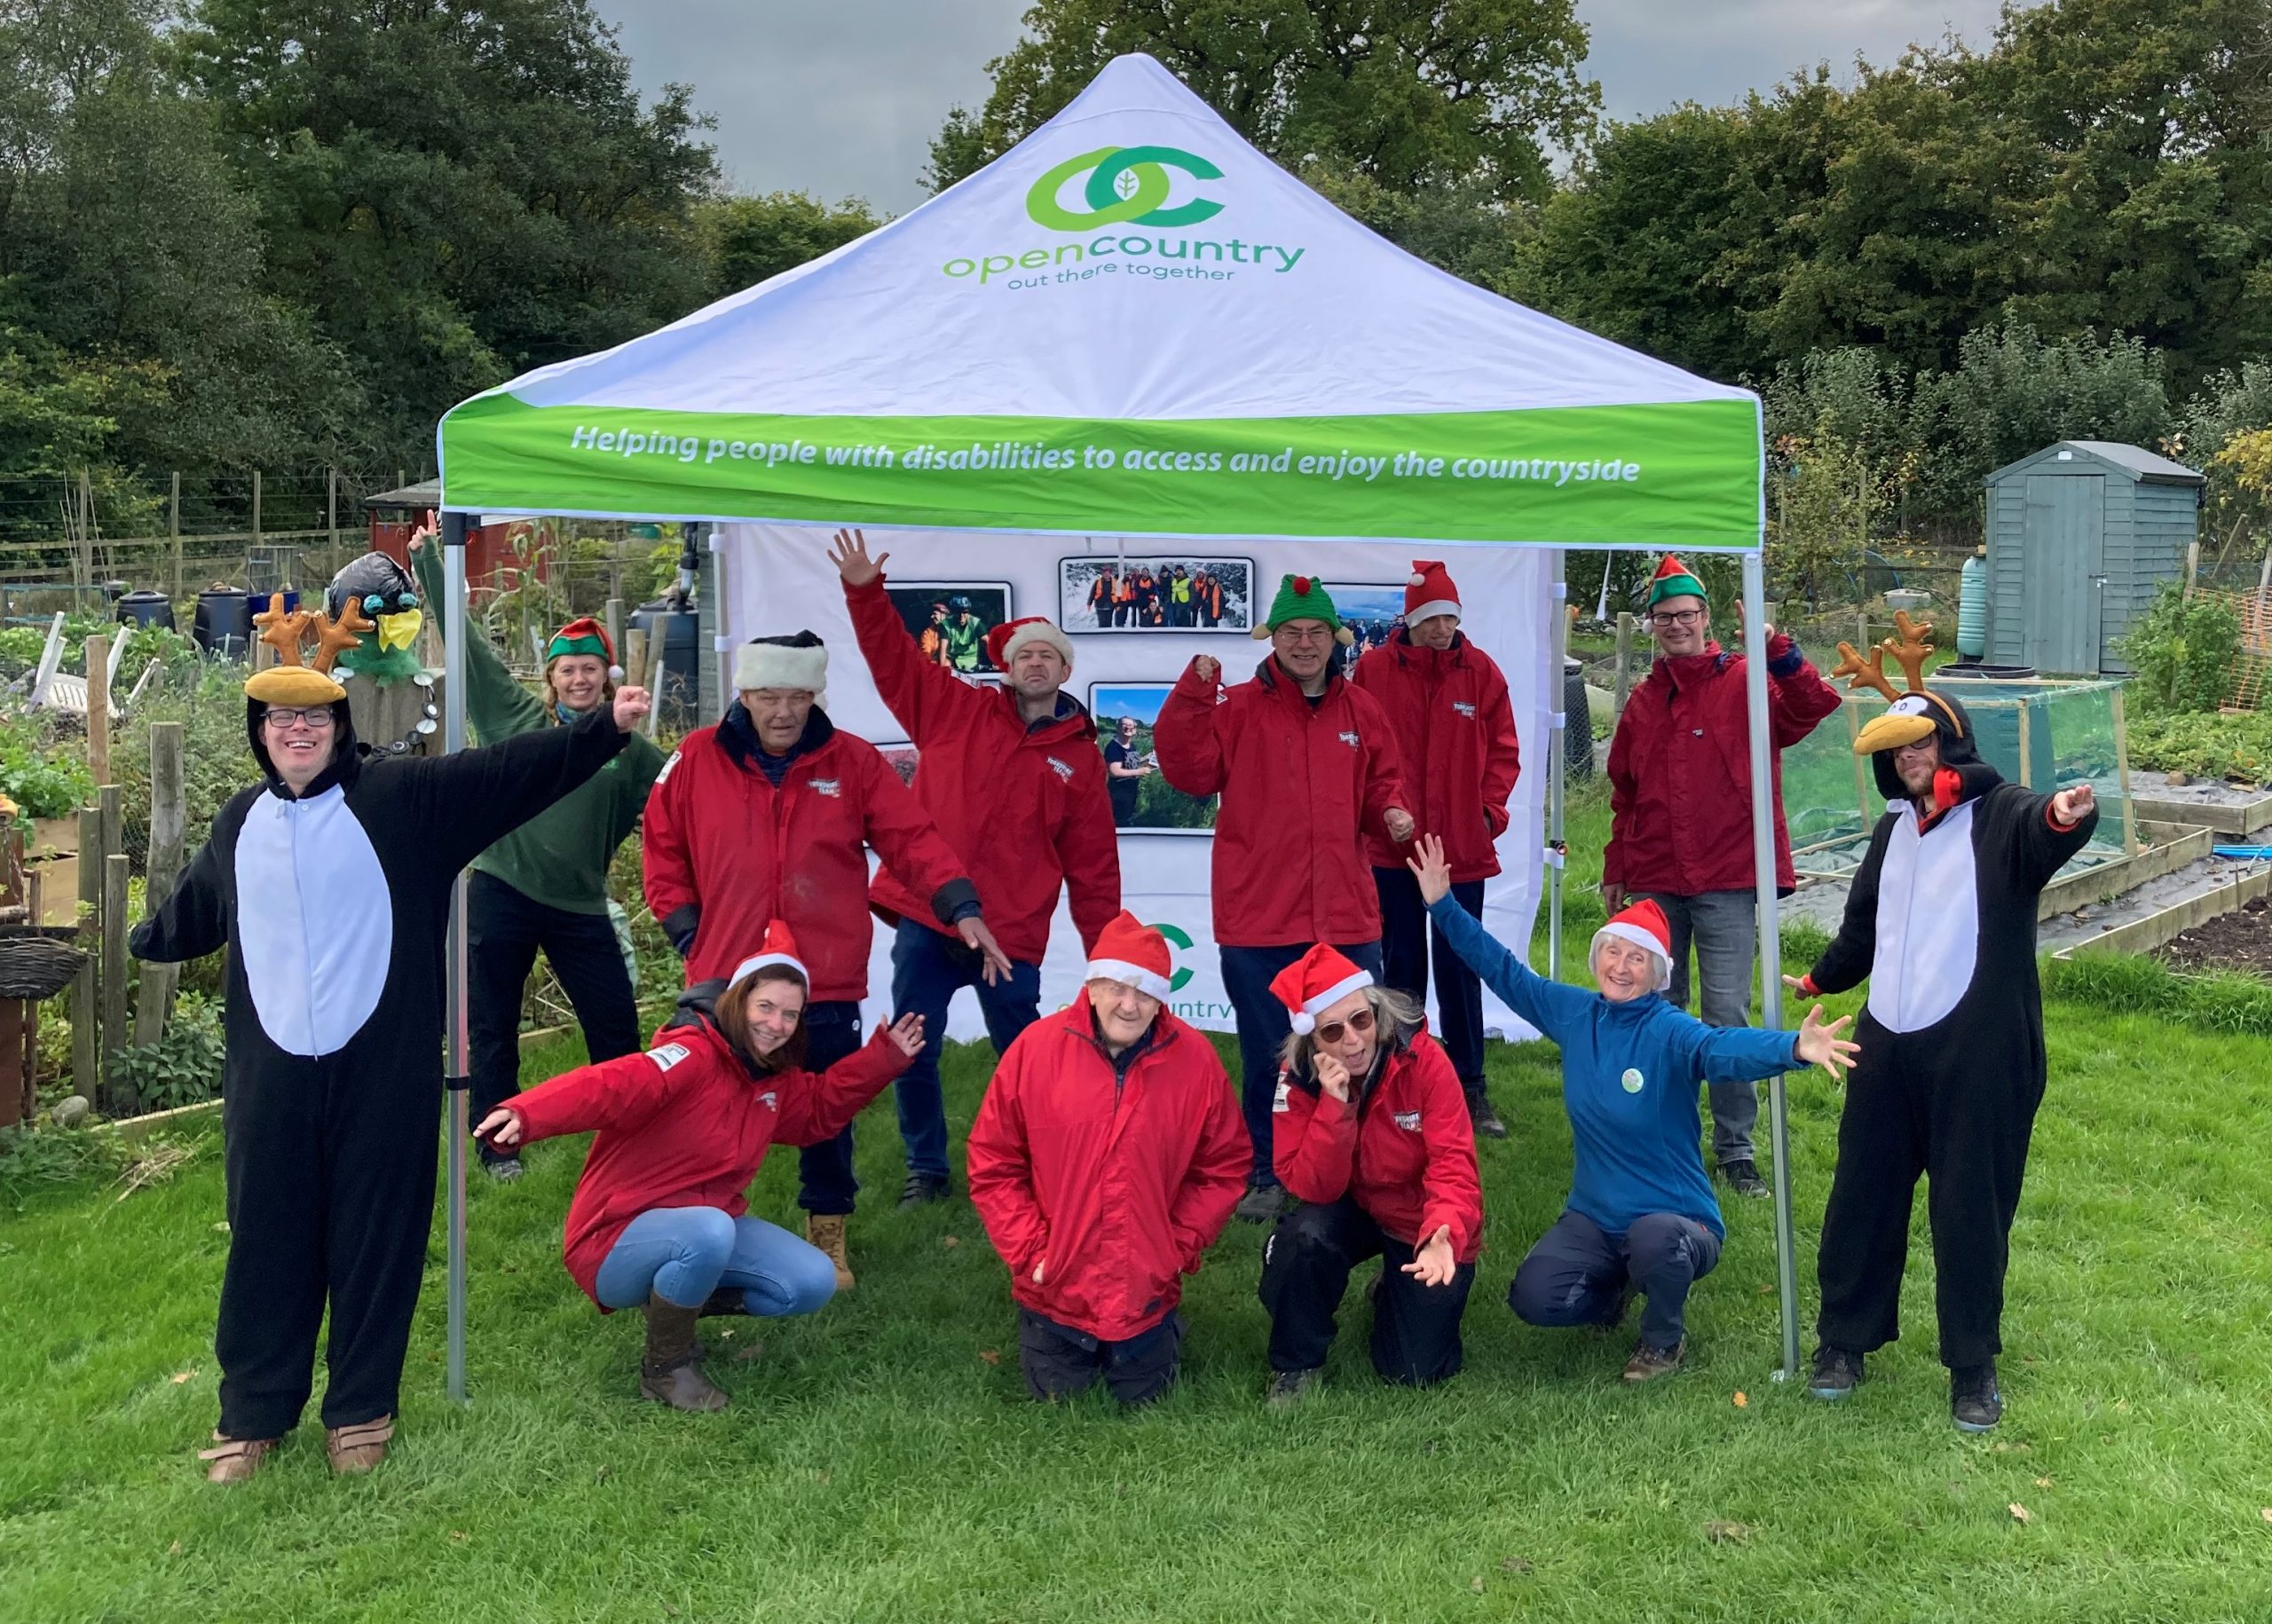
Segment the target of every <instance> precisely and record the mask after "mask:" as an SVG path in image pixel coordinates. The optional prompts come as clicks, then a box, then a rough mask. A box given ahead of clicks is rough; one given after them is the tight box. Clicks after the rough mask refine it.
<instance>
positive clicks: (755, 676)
mask: <svg viewBox="0 0 2272 1624" xmlns="http://www.w3.org/2000/svg"><path fill="white" fill-rule="evenodd" d="M734 687H735V688H736V689H737V690H739V691H741V692H743V693H747V692H749V691H750V690H753V689H758V688H801V689H803V690H805V691H806V692H808V693H809V694H811V695H812V697H813V701H814V703H815V704H824V703H825V702H826V701H827V698H828V645H827V644H826V643H823V642H822V641H821V640H820V639H819V638H818V637H816V636H815V635H813V634H812V633H810V632H799V633H797V634H796V635H794V636H791V637H753V638H752V639H750V641H749V642H747V643H744V644H742V646H741V647H740V648H738V649H736V650H734Z"/></svg>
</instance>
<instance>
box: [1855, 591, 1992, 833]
mask: <svg viewBox="0 0 2272 1624" xmlns="http://www.w3.org/2000/svg"><path fill="white" fill-rule="evenodd" d="M1893 624H1894V630H1895V633H1896V635H1894V636H1892V637H1889V638H1887V639H1886V640H1885V641H1884V642H1883V643H1880V644H1878V646H1877V647H1875V648H1874V649H1872V650H1870V658H1868V659H1866V660H1865V659H1864V658H1862V657H1861V655H1860V653H1859V652H1858V650H1856V649H1855V647H1854V645H1853V644H1852V643H1840V644H1839V645H1838V652H1839V654H1840V656H1841V657H1842V658H1840V660H1839V662H1838V664H1837V665H1836V666H1834V667H1833V668H1832V670H1831V673H1830V674H1831V675H1832V676H1833V677H1844V678H1846V679H1848V681H1847V686H1848V687H1850V688H1851V689H1854V690H1861V689H1864V688H1871V689H1875V690H1877V691H1878V692H1879V693H1882V694H1883V695H1884V696H1885V697H1886V698H1888V699H1889V700H1890V701H1892V703H1891V704H1890V705H1889V706H1887V707H1886V710H1885V713H1884V714H1882V715H1880V716H1874V717H1872V718H1871V719H1870V720H1869V721H1868V722H1866V723H1865V724H1864V726H1863V728H1862V730H1861V732H1860V733H1859V734H1858V735H1857V736H1856V737H1855V740H1854V753H1855V754H1856V755H1866V756H1867V757H1869V758H1870V772H1871V776H1872V777H1874V778H1875V779H1876V780H1877V786H1878V793H1880V794H1881V795H1883V796H1884V797H1885V798H1886V800H1889V801H1897V800H1908V799H1909V798H1910V795H1909V788H1908V786H1907V785H1906V784H1903V783H1902V782H1901V775H1900V774H1899V773H1897V772H1896V771H1895V770H1894V768H1893V756H1894V752H1896V751H1897V750H1899V749H1901V748H1903V747H1904V746H1905V745H1914V744H1918V743H1920V742H1921V741H1922V740H1924V739H1927V738H1935V737H1937V738H1938V739H1939V741H1940V756H1941V767H1942V769H1943V776H1940V777H1937V778H1936V781H1935V784H1934V791H1935V792H1934V796H1933V800H1934V802H1935V804H1936V805H1937V807H1939V808H1941V809H1943V810H1945V809H1946V808H1948V807H1951V806H1954V805H1956V804H1958V803H1959V802H1960V801H1966V800H1976V799H1977V798H1978V797H1980V796H1982V795H1984V794H1986V793H1987V792H1989V791H1990V790H1992V789H1993V788H1994V787H1995V786H1996V785H1997V784H2000V783H2002V782H2003V775H2002V774H2000V773H1999V772H1998V771H1997V770H1996V769H1994V768H1993V767H1991V766H1990V765H1989V764H1988V763H1987V762H1985V761H1982V760H1981V759H1980V749H1979V745H1978V742H1977V740H1976V737H1975V736H1974V733H1973V728H1972V717H1971V715H1970V713H1968V712H1967V711H1966V710H1965V708H1964V706H1962V705H1961V704H1960V703H1959V702H1958V701H1957V700H1956V699H1954V698H1951V697H1950V696H1949V695H1947V694H1944V693H1937V692H1935V691H1934V690H1931V689H1929V688H1927V687H1926V686H1925V682H1924V671H1925V660H1926V657H1927V656H1929V655H1930V654H1931V653H1932V651H1933V645H1932V643H1931V642H1930V641H1929V639H1930V638H1931V637H1932V635H1933V628H1932V627H1930V626H1919V625H1917V624H1915V623H1914V622H1913V621H1912V620H1911V619H1909V614H1908V611H1899V612H1897V614H1896V615H1895V616H1894V618H1893ZM1889 654H1890V655H1892V656H1893V658H1895V660H1897V662H1898V663H1899V664H1900V666H1901V669H1902V672H1903V674H1905V676H1906V677H1907V678H1908V680H1909V686H1908V691H1906V692H1903V691H1902V690H1898V689H1897V688H1895V687H1894V685H1893V682H1892V680H1891V679H1890V678H1889V677H1888V676H1887V675H1886V673H1885V657H1886V656H1887V655H1889ZM1946 776H1953V777H1954V778H1955V780H1956V782H1955V783H1954V784H1945V777H1946Z"/></svg>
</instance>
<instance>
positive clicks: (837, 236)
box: [694, 192, 882, 299]
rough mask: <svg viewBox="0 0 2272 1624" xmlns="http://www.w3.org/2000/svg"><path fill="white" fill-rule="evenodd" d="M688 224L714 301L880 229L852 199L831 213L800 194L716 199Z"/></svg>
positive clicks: (871, 214)
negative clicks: (692, 226) (692, 227)
mask: <svg viewBox="0 0 2272 1624" xmlns="http://www.w3.org/2000/svg"><path fill="white" fill-rule="evenodd" d="M694 219H695V227H696V231H697V233H698V237H699V240H700V243H701V254H702V260H703V264H704V265H705V266H706V268H707V271H708V280H709V286H708V289H707V292H708V296H710V297H711V298H714V299H722V298H724V297H725V296H727V295H728V294H730V293H739V292H740V291H741V290H742V289H743V288H754V287H755V286H757V284H758V283H760V282H761V281H764V280H766V279H767V278H769V277H775V276H778V275H780V274H781V272H784V271H790V270H794V269H795V268H796V267H797V266H799V265H801V264H805V263H806V262H807V261H808V260H814V259H818V258H819V257H820V256H822V255H824V254H829V253H833V252H834V251H835V250H836V249H838V248H842V247H843V246H844V245H845V244H846V243H848V242H850V241H852V240H854V239H856V238H859V237H864V236H866V235H867V234H868V233H870V232H872V231H873V230H875V229H876V227H877V226H879V225H881V224H882V222H881V221H880V220H879V219H877V218H876V217H875V214H874V212H873V211H872V210H871V209H869V207H868V205H867V204H866V203H864V202H863V201H860V200H859V199H858V198H847V199H845V200H844V201H842V202H840V203H839V204H837V205H836V206H835V207H834V208H831V207H830V206H829V205H828V204H826V203H824V202H822V201H820V200H819V199H817V198H814V197H809V196H807V195H806V194H805V193H802V192H772V193H766V194H765V195H763V196H761V197H723V198H718V199H715V200H714V201H710V202H707V203H705V204H703V205H702V206H701V207H700V208H699V209H697V210H696V212H695V217H694Z"/></svg>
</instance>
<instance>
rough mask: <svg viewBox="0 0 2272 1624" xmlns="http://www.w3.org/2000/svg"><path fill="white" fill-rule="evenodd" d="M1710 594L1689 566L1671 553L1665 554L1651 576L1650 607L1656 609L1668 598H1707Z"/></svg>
mask: <svg viewBox="0 0 2272 1624" xmlns="http://www.w3.org/2000/svg"><path fill="white" fill-rule="evenodd" d="M1680 597H1689V598H1707V597H1708V594H1707V593H1706V592H1705V590H1704V583H1703V582H1702V581H1700V580H1698V579H1696V578H1695V577H1694V576H1693V575H1691V574H1690V573H1689V572H1688V566H1687V565H1686V564H1683V563H1681V561H1680V560H1679V559H1678V558H1676V557H1675V556H1673V555H1672V554H1670V553H1667V554H1666V555H1665V561H1664V562H1663V563H1662V564H1659V565H1658V566H1657V572H1656V573H1655V574H1654V575H1653V576H1651V577H1650V578H1649V603H1648V607H1649V608H1651V609H1654V608H1655V607H1656V606H1657V605H1658V604H1659V603H1662V602H1664V600H1665V599H1667V598H1680Z"/></svg>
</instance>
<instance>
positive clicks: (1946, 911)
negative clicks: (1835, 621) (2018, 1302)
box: [1784, 616, 2098, 1432]
mask: <svg viewBox="0 0 2272 1624" xmlns="http://www.w3.org/2000/svg"><path fill="white" fill-rule="evenodd" d="M1905 621H1906V617H1905V616H1904V617H1901V618H1900V621H1898V622H1897V624H1898V625H1899V626H1900V631H1901V642H1900V643H1899V644H1898V645H1897V646H1896V647H1895V649H1894V651H1895V652H1896V653H1897V655H1898V656H1899V657H1900V658H1901V659H1902V663H1903V664H1904V665H1905V666H1907V667H1908V669H1909V675H1910V687H1911V690H1912V691H1910V692H1908V693H1906V694H1899V695H1897V694H1895V692H1894V690H1893V689H1892V685H1891V684H1890V682H1887V681H1886V679H1885V677H1884V674H1883V671H1882V655H1880V654H1876V653H1874V655H1873V661H1872V664H1870V665H1868V666H1865V665H1864V664H1863V662H1862V661H1861V660H1860V658H1858V656H1857V655H1856V654H1855V653H1854V650H1852V649H1851V648H1850V647H1845V646H1843V645H1842V652H1843V653H1844V654H1845V656H1846V659H1845V661H1844V663H1842V665H1841V666H1838V667H1837V669H1836V670H1835V671H1834V673H1833V674H1834V675H1840V676H1850V677H1852V678H1854V679H1855V682H1854V686H1857V687H1859V686H1863V685H1865V684H1867V685H1869V686H1873V687H1877V688H1879V689H1880V690H1881V691H1882V692H1885V693H1886V694H1888V695H1889V697H1891V698H1893V699H1894V703H1893V706H1892V707H1891V708H1890V709H1889V710H1888V711H1887V712H1886V713H1884V714H1882V715H1881V716H1877V717H1875V718H1874V719H1872V721H1870V722H1869V724H1868V725H1867V726H1866V727H1865V728H1864V729H1862V730H1861V733H1860V735H1859V736H1858V737H1857V739H1856V740H1855V744H1854V750H1855V753H1857V754H1860V755H1867V756H1869V757H1870V764H1871V768H1872V769H1873V771H1874V773H1875V775H1876V777H1877V784H1878V788H1879V790H1880V791H1881V792H1882V793H1883V794H1884V795H1885V797H1886V800H1887V802H1888V809H1887V812H1886V815H1885V816H1883V817H1882V818H1880V819H1879V820H1878V824H1877V827H1876V829H1875V830H1874V831H1873V832H1872V833H1871V836H1870V846H1869V851H1868V853H1867V855H1865V856H1864V857H1863V859H1862V865H1861V867H1860V869H1859V870H1858V871H1857V872H1856V873H1855V876H1854V880H1853V886H1852V888H1851V889H1850V891H1849V892H1848V893H1847V897H1846V913H1845V918H1844V921H1843V923H1842V925H1841V926H1840V927H1839V931H1838V934H1837V936H1836V938H1835V939H1834V941H1833V942H1831V944H1830V946H1829V947H1828V948H1827V949H1826V950H1824V952H1823V955H1822V957H1821V958H1820V959H1819V960H1818V962H1817V963H1816V965H1815V966H1814V968H1813V969H1812V970H1811V971H1810V972H1808V973H1807V974H1805V975H1804V976H1801V977H1796V978H1793V977H1789V976H1787V977H1785V978H1784V979H1785V980H1786V981H1787V982H1789V984H1790V985H1792V986H1793V987H1795V988H1796V989H1799V990H1800V991H1801V992H1803V993H1804V994H1806V995H1808V996H1810V997H1811V996H1813V995H1814V994H1817V993H1835V992H1843V991H1845V990H1847V989H1849V988H1851V987H1854V986H1856V985H1858V984H1859V983H1860V982H1861V981H1862V980H1863V979H1864V978H1865V977H1866V978H1868V980H1869V982H1870V993H1869V1000H1868V1003H1867V1004H1866V1006H1865V1008H1864V1010H1863V1013H1862V1018H1861V1025H1860V1029H1859V1030H1858V1032H1857V1033H1856V1034H1855V1036H1856V1037H1858V1039H1859V1040H1860V1042H1861V1045H1862V1052H1861V1060H1860V1062H1859V1063H1858V1065H1857V1066H1856V1067H1855V1068H1854V1074H1853V1076H1852V1079H1851V1080H1850V1082H1849V1084H1847V1089H1846V1106H1845V1110H1844V1113H1843V1115H1842V1117H1841V1118H1840V1121H1839V1125H1838V1168H1837V1171H1836V1173H1835V1175H1834V1177H1833V1179H1832V1181H1831V1187H1830V1202H1829V1205H1828V1207H1827V1209H1826V1210H1825V1212H1824V1214H1823V1222H1822V1242H1821V1248H1820V1251H1819V1253H1818V1259H1817V1264H1816V1273H1817V1277H1818V1280H1819V1281H1820V1284H1821V1289H1822V1312H1821V1317H1820V1319H1819V1320H1818V1331H1819V1333H1820V1337H1821V1345H1820V1346H1819V1347H1818V1350H1817V1351H1816V1354H1815V1361H1814V1369H1813V1374H1812V1376H1811V1377H1810V1379H1809V1381H1808V1385H1807V1391H1808V1392H1809V1393H1810V1394H1811V1395H1812V1396H1813V1397H1815V1398H1818V1399H1842V1398H1844V1397H1845V1396H1846V1395H1847V1394H1848V1393H1850V1392H1851V1391H1853V1389H1854V1384H1856V1383H1857V1382H1858V1381H1859V1380H1860V1379H1861V1376H1862V1361H1863V1358H1864V1356H1865V1355H1866V1354H1868V1353H1870V1352H1874V1351H1875V1350H1876V1349H1878V1348H1881V1347H1882V1346H1884V1345H1885V1344H1887V1343H1889V1342H1891V1341H1892V1340H1893V1339H1894V1337H1895V1336H1896V1335H1897V1328H1898V1327H1897V1314H1898V1309H1899V1304H1900V1296H1901V1273H1902V1266H1903V1264H1904V1262H1905V1258H1906V1257H1907V1254H1908V1250H1909V1210H1910V1202H1911V1199H1912V1197H1913V1194H1914V1193H1915V1190H1916V1186H1917V1176H1918V1175H1919V1174H1920V1173H1924V1174H1926V1175H1928V1176H1929V1178H1930V1179H1931V1181H1932V1188H1931V1194H1930V1196H1929V1206H1928V1209H1927V1210H1928V1214H1929V1218H1930V1221H1931V1226H1932V1235H1933V1263H1934V1276H1935V1278H1934V1297H1935V1306H1936V1308H1937V1311H1938V1313H1939V1319H1940V1355H1941V1362H1942V1363H1943V1364H1944V1365H1945V1366H1947V1367H1948V1369H1949V1402H1950V1413H1951V1418H1952V1419H1953V1421H1954V1422H1955V1423H1956V1425H1957V1426H1958V1427H1959V1428H1960V1429H1962V1430H1963V1431H1968V1432H1984V1431H1987V1430H1988V1429H1989V1428H1991V1427H1992V1426H1994V1425H1995V1424H1996V1423H1997V1422H1998V1421H1999V1420H2000V1418H2001V1417H2002V1415H2003V1399H2002V1396H2001V1394H2000V1392H1999V1391H1998V1389H1997V1384H1996V1355H1997V1354H1998V1353H2000V1352H2002V1349H2003V1344H2002V1342H2001V1340H2000V1335H1999V1327H2000V1321H2001V1319H2002V1315H2003V1307H2004V1271H2005V1267H2006V1265H2007V1263H2008V1258H2009V1251H2008V1239H2009V1236H2010V1233H2011V1226H2012V1215H2013V1213H2014V1212H2015V1211H2016V1210H2017V1209H2018V1206H2019V1199H2020V1181H2021V1179H2022V1177H2023V1175H2024V1173H2025V1171H2026V1169H2027V1151H2028V1138H2029V1134H2030V1132H2031V1131H2032V1129H2033V1126H2034V1123H2035V1112H2036V1108H2037V1106H2038V1105H2039V1104H2040V1103H2041V1101H2042V1099H2043V1089H2044V1081H2045V1073H2046V1067H2045V1061H2044V1048H2043V993H2042V989H2041V988H2040V986H2039V984H2038V981H2037V979H2036V967H2035V914H2036V899H2037V897H2038V895H2039V894H2040V893H2041V892H2042V890H2043V887H2044V886H2045V885H2046V884H2047V883H2048V882H2049V880H2050V879H2051V878H2052V876H2053V875H2055V874H2056V873H2057V872H2058V871H2059V870H2060V869H2061V867H2062V866H2063V865H2064V864H2065V863H2066V862H2067V860H2068V859H2069V858H2071V857H2072V856H2073V855H2075V854H2076V853H2077V852H2079V851H2080V850H2081V849H2082V848H2083V846H2084V845H2085V843H2086V842H2087V841H2088V840H2089V839H2090V837H2091V831H2092V830H2093V829H2094V828H2095V827H2096V826H2097V823H2098V813H2097V808H2096V807H2095V803H2094V798H2093V795H2092V792H2091V788H2090V785H2088V784H2077V785H2075V786H2073V787H2072V788H2070V789H2065V790H2062V791H2060V792H2058V793H2056V794H2053V795H2039V794H2037V793H2035V792H2032V791H2030V790H2027V789H2024V788H2022V787H2021V786H2020V785H2018V784H2008V783H2006V782H2005V781H2004V780H2003V778H2002V777H2000V776H1999V775H1998V773H1997V771H1996V769H1994V768H1993V767H1992V766H1990V765H1989V764H1988V763H1986V762H1985V761H1982V760H1981V759H1980V756H1979V751H1978V746H1977V741H1976V738H1975V737H1974V733H1973V728H1972V720H1971V718H1970V717H1969V716H1968V715H1967V714H1966V713H1965V709H1964V706H1962V705H1961V704H1960V703H1959V702H1958V701H1956V700H1955V699H1953V698H1950V697H1948V696H1947V695H1945V694H1943V693H1937V692H1929V691H1924V690H1922V686H1921V682H1920V680H1919V674H1920V672H1921V668H1922V665H1923V657H1924V653H1925V652H1926V649H1925V645H1924V644H1923V643H1922V642H1921V636H1922V633H1921V632H1918V631H1917V630H1916V629H1915V628H1912V627H1909V626H1907V625H1906V624H1905ZM1924 630H1925V631H1929V630H1930V628H1929V627H1927V628H1924Z"/></svg>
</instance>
